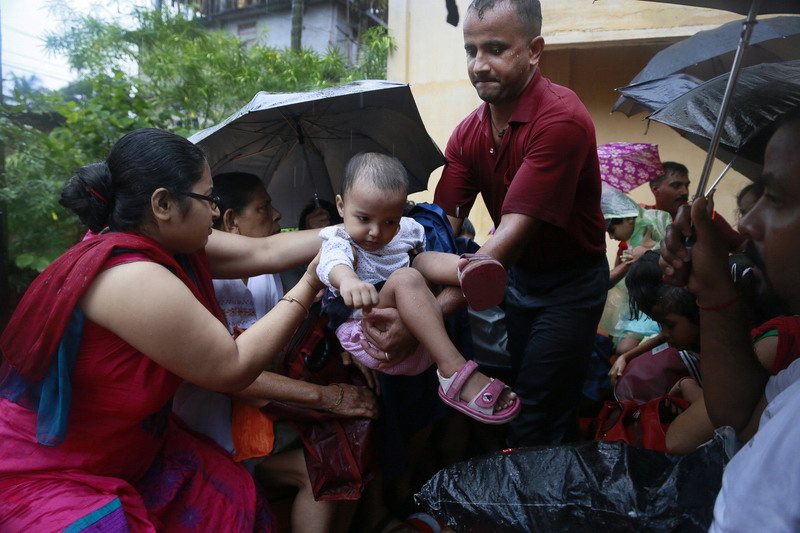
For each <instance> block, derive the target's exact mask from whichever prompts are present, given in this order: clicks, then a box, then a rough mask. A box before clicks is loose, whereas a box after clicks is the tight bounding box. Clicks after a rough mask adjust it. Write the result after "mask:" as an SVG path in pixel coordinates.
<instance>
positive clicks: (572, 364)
mask: <svg viewBox="0 0 800 533" xmlns="http://www.w3.org/2000/svg"><path fill="white" fill-rule="evenodd" d="M607 291H608V262H607V261H606V257H605V255H604V254H603V255H597V256H593V257H590V258H585V259H584V260H582V261H580V262H579V263H576V264H574V265H569V266H565V267H561V268H557V269H552V270H544V271H543V270H528V269H523V268H520V267H514V268H512V269H511V270H510V272H509V287H508V291H507V293H506V300H505V309H506V319H507V321H508V349H509V352H510V354H511V359H512V365H513V375H514V376H515V380H514V384H513V390H514V392H516V393H517V395H518V396H519V397H520V399H521V401H522V411H521V413H520V415H519V416H518V417H517V418H516V419H514V420H513V421H512V422H510V423H509V433H508V443H509V445H510V446H513V447H520V446H535V445H541V444H558V443H561V442H563V441H564V439H565V437H566V436H567V435H568V434H569V433H570V431H571V430H572V428H573V426H574V423H575V412H576V407H577V404H578V400H579V399H580V394H581V386H582V384H583V380H584V377H585V375H586V368H587V365H588V362H589V358H590V356H591V352H592V344H593V342H594V338H595V334H596V332H597V325H598V322H599V321H600V315H601V314H602V312H603V306H604V304H605V300H606V293H607Z"/></svg>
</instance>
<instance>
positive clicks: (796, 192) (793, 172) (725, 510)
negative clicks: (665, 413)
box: [661, 113, 800, 532]
mask: <svg viewBox="0 0 800 533" xmlns="http://www.w3.org/2000/svg"><path fill="white" fill-rule="evenodd" d="M798 146H800V115H798V114H797V113H795V114H794V115H793V116H792V117H791V118H789V119H788V120H787V121H786V122H785V123H784V124H783V126H781V127H780V128H779V129H778V130H777V131H776V133H775V134H774V135H773V137H772V139H771V140H770V141H769V144H768V145H767V149H766V153H765V156H764V174H763V177H762V178H760V179H759V180H758V182H759V183H761V184H762V185H763V186H764V194H763V195H762V196H761V198H760V199H759V200H758V202H757V203H756V204H755V206H754V207H753V209H752V210H751V211H750V212H748V214H747V216H745V217H744V218H743V219H742V221H741V222H740V224H739V227H740V228H741V230H742V232H743V233H744V234H745V236H746V237H747V238H748V239H749V241H750V242H751V243H752V244H753V247H754V249H755V250H756V251H757V254H758V259H760V262H761V263H763V268H762V270H763V271H764V273H765V274H766V276H767V279H768V280H769V282H770V283H771V284H772V286H773V288H774V289H775V292H776V294H780V295H781V297H782V299H783V300H784V301H785V302H786V303H787V304H788V305H789V306H790V307H791V308H792V309H793V311H794V312H795V313H798V312H800V283H798V276H797V266H796V265H797V263H798V261H800V240H798V238H797V235H798V233H800V179H798V177H800V152H798V149H797V148H798ZM688 214H689V212H688V211H685V212H682V214H681V215H680V216H679V218H678V220H676V221H675V224H674V225H673V226H671V227H670V228H669V230H668V232H667V237H666V238H665V240H664V242H663V243H662V251H661V253H662V259H661V266H662V269H663V270H664V273H665V275H666V276H672V277H676V274H677V271H678V270H680V269H683V268H686V265H687V264H689V263H684V261H683V258H684V257H685V255H686V249H685V247H684V245H683V238H682V237H683V236H688V235H689V234H691V233H692V228H693V229H694V232H695V237H696V242H695V244H694V247H693V249H692V261H691V271H690V276H689V278H688V279H689V281H688V287H689V290H690V291H692V292H693V293H694V294H695V295H696V296H697V305H698V307H699V308H700V342H701V352H702V354H703V362H702V365H703V377H704V380H703V381H704V382H703V392H704V394H705V401H706V407H707V409H708V415H709V417H710V418H711V421H712V422H713V423H714V425H715V426H725V425H728V426H732V427H733V428H734V429H735V430H736V431H737V432H748V431H751V428H754V427H756V425H757V427H758V431H757V433H756V434H755V436H754V437H753V438H752V439H750V441H749V442H747V444H745V445H744V447H743V448H742V449H741V450H740V451H739V452H738V453H737V454H736V455H735V456H734V457H733V459H732V460H731V462H730V463H729V464H728V466H727V467H726V469H725V474H724V476H723V478H722V490H721V492H720V494H719V495H718V496H717V503H716V505H715V508H714V524H713V525H712V526H711V531H713V532H721V531H756V530H761V531H798V530H799V529H800V505H798V503H797V500H793V499H792V498H788V499H787V495H791V494H797V491H798V490H800V477H799V476H798V475H797V473H798V471H800V469H799V467H800V458H799V457H798V454H797V449H798V446H799V445H800V425H799V424H797V415H798V412H800V362H798V361H797V360H795V361H794V362H793V363H792V364H791V365H790V366H789V367H788V368H787V369H786V370H784V371H782V372H780V373H778V374H776V375H775V376H773V377H769V376H768V372H767V371H766V370H765V369H764V367H763V366H761V365H760V364H759V362H758V359H757V358H756V356H755V354H754V352H753V347H752V346H753V345H752V342H751V339H750V336H749V332H750V328H749V325H748V324H749V321H748V309H747V308H746V306H745V304H744V302H742V301H741V299H740V298H739V295H738V293H737V291H736V287H735V285H734V284H733V282H732V281H731V278H730V275H729V270H728V257H727V253H726V250H725V243H724V241H723V238H722V236H721V234H720V232H719V231H718V229H717V228H716V226H715V224H713V223H712V221H711V220H710V217H709V216H708V214H707V202H706V200H705V199H702V198H701V199H699V200H697V201H695V203H694V205H692V210H691V220H689V218H690V217H688V216H685V215H688ZM794 318H795V320H796V325H795V327H800V319H798V318H797V317H794ZM797 352H798V348H797V347H796V346H795V347H793V348H790V353H789V354H788V355H789V356H790V357H797V356H798V355H800V354H798V353H797ZM762 413H763V414H762Z"/></svg>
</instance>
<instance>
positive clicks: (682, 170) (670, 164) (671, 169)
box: [650, 161, 689, 185]
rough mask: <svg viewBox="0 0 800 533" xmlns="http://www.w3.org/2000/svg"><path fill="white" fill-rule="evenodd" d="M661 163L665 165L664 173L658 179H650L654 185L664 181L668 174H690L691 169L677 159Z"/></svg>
mask: <svg viewBox="0 0 800 533" xmlns="http://www.w3.org/2000/svg"><path fill="white" fill-rule="evenodd" d="M661 164H662V166H663V167H664V173H663V174H662V175H660V176H659V177H657V178H656V179H654V180H650V183H651V184H653V185H658V184H659V183H661V182H662V181H664V178H666V177H667V175H668V174H680V175H682V176H688V175H689V169H688V168H686V165H684V164H682V163H676V162H675V161H664V162H663V163H661Z"/></svg>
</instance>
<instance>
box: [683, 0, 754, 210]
mask: <svg viewBox="0 0 800 533" xmlns="http://www.w3.org/2000/svg"><path fill="white" fill-rule="evenodd" d="M760 7H761V0H752V3H751V4H750V12H749V13H748V14H747V18H746V19H745V21H744V22H743V23H742V36H741V38H740V39H739V46H737V47H736V56H735V57H734V59H733V65H732V66H731V74H730V76H729V77H728V84H727V85H726V86H725V93H724V94H723V96H722V104H721V105H720V107H719V115H718V116H717V123H716V125H715V126H714V134H713V135H712V136H711V143H710V144H709V146H708V153H706V161H705V163H704V164H703V172H702V173H701V174H700V181H699V182H698V184H697V192H696V193H695V196H694V197H695V199H697V198H700V197H701V196H703V191H705V188H706V183H707V182H708V175H709V174H710V173H711V167H712V165H713V164H714V159H715V158H716V157H717V148H719V140H720V137H722V128H723V127H724V126H725V119H726V118H727V116H728V107H729V106H730V103H731V98H732V97H733V90H734V87H735V86H736V81H737V80H738V79H739V71H740V70H741V65H742V58H743V57H744V50H745V48H747V46H748V45H749V44H750V36H751V35H752V34H753V26H755V24H756V15H757V14H758V10H759V8H760Z"/></svg>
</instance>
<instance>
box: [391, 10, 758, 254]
mask: <svg viewBox="0 0 800 533" xmlns="http://www.w3.org/2000/svg"><path fill="white" fill-rule="evenodd" d="M468 4H469V1H468V0H459V1H458V6H459V14H460V15H461V19H462V20H463V17H464V13H465V12H466V7H467V5H468ZM542 17H543V28H542V34H543V36H544V38H545V42H546V43H547V45H546V48H545V55H544V58H543V59H542V62H541V68H542V73H543V74H544V75H545V76H547V77H548V78H550V79H551V80H553V81H554V82H555V83H558V84H561V85H565V86H567V87H569V88H571V89H572V90H574V91H575V92H576V93H577V94H578V95H579V96H580V98H581V100H583V102H584V103H585V104H586V107H587V108H588V110H589V112H590V113H591V115H592V118H593V119H594V122H595V126H596V128H597V142H598V144H603V143H607V142H615V141H628V142H648V143H654V144H658V146H659V152H660V155H661V159H662V160H663V161H670V160H673V161H679V162H681V163H684V164H685V165H686V166H687V167H689V170H690V177H691V178H692V179H695V178H698V177H699V175H700V172H701V170H702V167H703V162H704V161H705V152H703V151H702V150H700V149H698V148H696V147H695V146H694V145H693V144H691V143H689V142H688V141H686V140H684V139H683V138H682V137H681V136H680V135H678V134H677V133H676V132H675V131H673V130H672V129H670V128H669V127H667V126H664V125H661V124H658V123H655V122H653V123H650V124H649V125H648V123H647V122H646V121H643V118H644V116H645V114H640V115H636V116H633V117H631V118H628V117H626V116H625V115H623V114H621V113H613V114H611V113H610V110H611V106H612V104H613V103H614V101H615V100H616V99H617V96H618V93H616V92H615V91H614V89H615V88H616V87H622V86H624V85H627V84H628V83H629V82H630V80H631V79H632V78H633V77H634V76H635V75H636V73H637V72H639V70H641V69H642V68H643V67H644V66H645V64H646V63H647V61H648V60H649V59H650V58H651V57H652V56H653V55H654V54H655V53H657V52H658V51H659V50H661V49H663V48H665V47H666V46H668V45H669V44H671V43H673V42H676V41H677V40H680V39H681V38H685V37H687V36H690V35H693V34H694V33H695V32H697V31H699V30H703V29H709V28H712V27H716V26H718V25H719V24H723V23H725V22H728V21H730V20H736V19H737V18H741V17H738V16H736V15H734V14H731V13H726V12H723V11H715V10H710V9H700V8H688V7H678V6H671V5H667V4H659V3H656V2H646V1H638V0H595V1H594V2H592V0H543V1H542ZM445 18H446V10H445V2H444V0H391V1H390V2H389V30H390V32H391V34H392V36H393V37H394V38H395V39H396V42H397V45H398V50H397V52H395V53H394V54H392V56H391V57H390V59H389V72H388V78H389V79H390V80H393V81H401V82H406V83H410V84H411V89H412V92H413V94H414V98H415V99H416V101H417V105H418V106H419V110H420V113H421V115H422V118H423V120H424V122H425V125H426V127H427V128H428V131H429V132H430V134H431V136H432V137H433V139H434V140H435V141H436V143H437V144H438V145H439V147H440V148H441V149H442V150H444V147H445V145H446V143H447V139H448V137H449V136H450V133H451V132H452V131H453V128H454V127H455V126H456V125H457V124H458V122H459V121H461V119H463V118H464V117H465V116H466V115H467V114H468V113H469V112H471V111H472V110H473V109H474V108H475V107H477V106H478V105H479V104H480V100H479V99H478V97H477V96H476V94H475V91H474V89H473V88H472V86H471V85H470V83H469V81H468V80H467V75H466V62H465V56H464V52H463V39H462V33H461V32H462V28H461V22H459V26H458V27H457V28H454V27H453V26H451V25H449V24H447V23H446V22H445ZM723 168H724V165H723V164H722V163H719V162H718V163H717V164H715V166H714V168H713V169H712V173H711V178H712V179H713V178H715V177H716V176H717V175H718V174H719V172H721V171H722V169H723ZM439 174H440V171H438V170H437V171H436V172H434V174H433V175H432V176H431V180H430V182H429V191H426V192H422V193H417V194H416V195H413V197H412V198H413V199H414V200H416V201H431V200H432V197H433V193H432V191H433V189H434V188H435V187H436V183H437V181H438V179H439ZM746 183H748V180H747V179H746V178H744V177H742V176H741V175H739V174H736V173H734V172H731V173H729V175H728V176H727V177H726V178H725V180H723V182H722V183H721V185H720V187H719V190H718V192H717V194H716V202H717V208H718V211H720V213H722V214H723V216H725V217H726V218H727V219H728V220H729V221H731V223H733V222H734V221H735V219H736V217H735V216H734V210H735V194H736V192H737V191H738V190H739V189H740V188H741V187H743V186H744V185H745V184H746ZM632 195H633V197H634V199H636V200H637V201H640V202H650V201H652V195H651V194H650V191H649V189H648V188H647V186H643V187H639V188H638V189H636V190H634V191H633V194H632ZM470 219H471V220H472V221H473V223H474V224H475V227H476V230H477V232H478V235H477V237H476V240H477V241H478V242H484V241H485V239H486V234H487V232H488V230H489V228H490V227H491V225H492V222H491V220H490V219H489V216H488V214H487V213H486V210H485V208H484V207H483V206H482V205H481V206H480V207H477V206H476V208H475V209H473V211H472V213H471V214H470ZM612 250H614V251H615V250H616V245H615V244H611V243H609V252H611V251H612Z"/></svg>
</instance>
